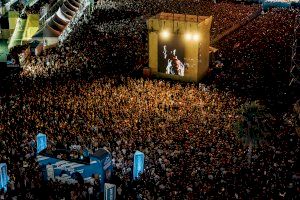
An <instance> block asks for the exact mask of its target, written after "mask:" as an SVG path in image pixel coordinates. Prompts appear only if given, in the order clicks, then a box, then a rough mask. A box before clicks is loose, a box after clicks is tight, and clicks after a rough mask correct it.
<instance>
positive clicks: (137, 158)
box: [133, 151, 145, 179]
mask: <svg viewBox="0 0 300 200" xmlns="http://www.w3.org/2000/svg"><path fill="white" fill-rule="evenodd" d="M144 160H145V155H144V153H142V152H140V151H136V152H135V153H134V161H133V179H137V178H139V176H140V174H141V173H143V171H144Z"/></svg>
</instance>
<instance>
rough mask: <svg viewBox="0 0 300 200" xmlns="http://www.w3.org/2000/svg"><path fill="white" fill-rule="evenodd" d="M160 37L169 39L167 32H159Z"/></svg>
mask: <svg viewBox="0 0 300 200" xmlns="http://www.w3.org/2000/svg"><path fill="white" fill-rule="evenodd" d="M161 37H162V38H163V39H168V38H169V37H170V32H169V31H167V30H164V31H162V32H161Z"/></svg>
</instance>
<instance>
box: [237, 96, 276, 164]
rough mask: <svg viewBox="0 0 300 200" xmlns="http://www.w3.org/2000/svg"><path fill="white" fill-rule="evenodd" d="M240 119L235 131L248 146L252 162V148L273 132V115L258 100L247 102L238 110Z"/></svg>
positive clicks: (249, 160)
mask: <svg viewBox="0 0 300 200" xmlns="http://www.w3.org/2000/svg"><path fill="white" fill-rule="evenodd" d="M238 114H239V118H238V119H239V120H238V121H237V122H236V123H235V131H236V134H237V136H238V137H239V138H240V139H241V140H242V142H243V143H244V144H245V145H247V146H248V153H247V155H248V162H249V163H250V162H251V157H252V148H253V147H256V145H257V144H259V143H260V141H262V140H265V139H266V138H268V137H269V136H270V133H271V132H272V129H273V128H272V124H273V122H274V118H273V116H272V115H271V114H270V113H269V112H268V110H267V109H266V108H265V107H264V106H263V105H261V104H260V103H259V102H258V101H253V102H250V103H245V104H243V105H242V106H241V108H240V109H239V111H238Z"/></svg>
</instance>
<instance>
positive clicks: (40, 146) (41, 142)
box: [36, 133, 47, 153]
mask: <svg viewBox="0 0 300 200" xmlns="http://www.w3.org/2000/svg"><path fill="white" fill-rule="evenodd" d="M46 148H47V136H46V135H45V134H42V133H39V134H38V135H37V136H36V151H37V153H40V152H41V151H43V150H44V149H46Z"/></svg>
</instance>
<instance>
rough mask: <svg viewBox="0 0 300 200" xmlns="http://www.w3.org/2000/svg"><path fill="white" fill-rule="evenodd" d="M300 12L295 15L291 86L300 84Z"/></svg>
mask: <svg viewBox="0 0 300 200" xmlns="http://www.w3.org/2000/svg"><path fill="white" fill-rule="evenodd" d="M299 28H300V14H297V15H296V17H295V28H294V42H293V45H292V58H291V68H290V84H289V85H290V86H292V85H297V84H300V46H299V43H300V41H299V40H298V39H299V38H300V37H299V36H300V30H299Z"/></svg>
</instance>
